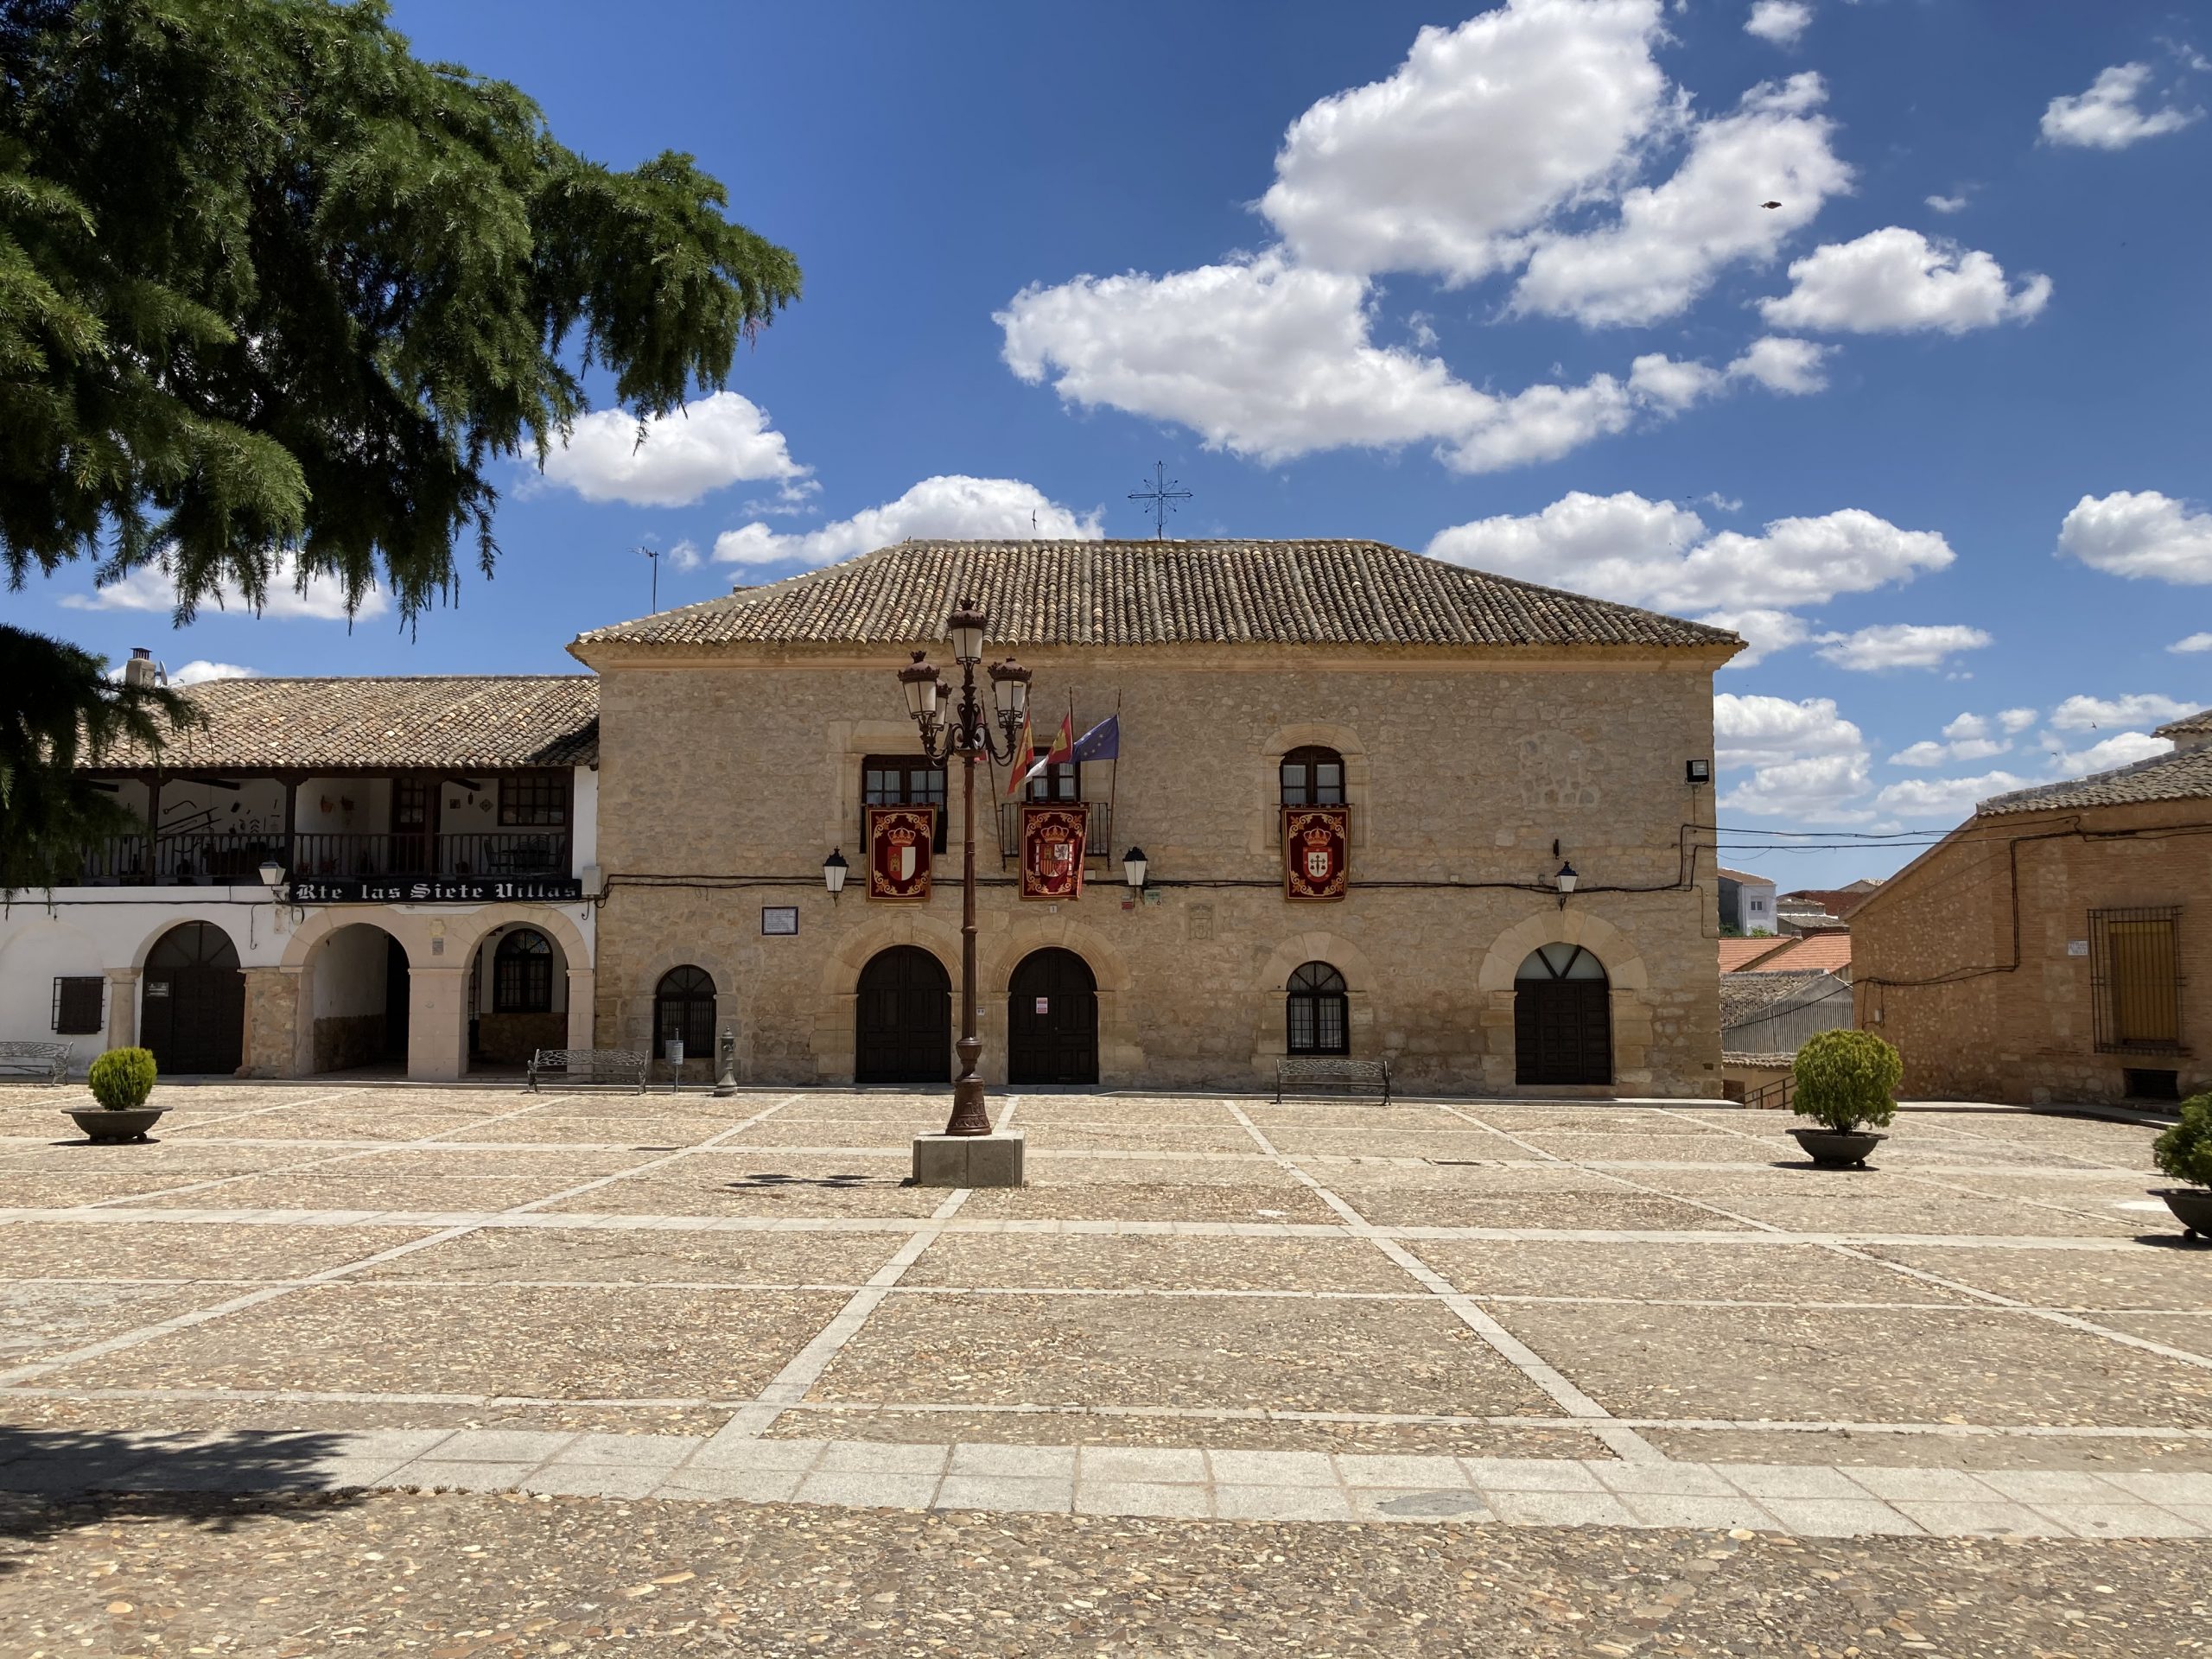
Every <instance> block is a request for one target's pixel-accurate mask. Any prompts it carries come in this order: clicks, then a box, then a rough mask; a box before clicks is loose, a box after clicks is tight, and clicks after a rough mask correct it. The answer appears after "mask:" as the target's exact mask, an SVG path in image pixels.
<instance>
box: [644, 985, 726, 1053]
mask: <svg viewBox="0 0 2212 1659" xmlns="http://www.w3.org/2000/svg"><path fill="white" fill-rule="evenodd" d="M671 1038H681V1039H683V1054H684V1058H686V1059H693V1060H706V1059H712V1058H714V1053H715V982H714V976H712V975H710V974H709V973H708V972H707V970H706V969H703V968H694V967H692V966H691V965H690V963H686V964H685V965H684V966H683V967H681V968H671V969H669V970H668V971H667V972H666V973H664V974H663V975H662V976H660V983H659V984H658V986H656V987H655V988H654V989H653V1052H654V1053H655V1054H656V1055H664V1054H666V1053H667V1052H668V1045H669V1040H670V1039H671Z"/></svg>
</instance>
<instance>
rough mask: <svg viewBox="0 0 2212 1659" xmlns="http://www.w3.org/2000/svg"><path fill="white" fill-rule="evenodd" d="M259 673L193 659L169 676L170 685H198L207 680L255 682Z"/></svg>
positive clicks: (254, 669) (236, 666)
mask: <svg viewBox="0 0 2212 1659" xmlns="http://www.w3.org/2000/svg"><path fill="white" fill-rule="evenodd" d="M260 677H261V671H260V670H259V669H257V668H242V667H240V666H239V665H238V664H236V663H211V662H209V661H208V660H207V658H205V657H195V658H193V659H192V660H191V661H190V662H188V663H187V664H185V665H184V666H183V667H182V668H180V669H178V670H177V671H175V673H173V674H171V675H170V676H169V683H170V684H171V685H198V684H200V683H202V682H204V681H207V680H257V679H259V678H260Z"/></svg>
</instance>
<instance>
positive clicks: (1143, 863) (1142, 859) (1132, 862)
mask: <svg viewBox="0 0 2212 1659" xmlns="http://www.w3.org/2000/svg"><path fill="white" fill-rule="evenodd" d="M1107 845H1108V846H1109V847H1110V846H1111V845H1113V843H1112V842H1108V843H1107ZM1149 868H1152V861H1151V860H1150V859H1148V858H1147V857H1146V856H1145V855H1144V849H1143V848H1141V847H1132V848H1130V849H1129V850H1128V852H1126V853H1123V854H1122V880H1125V881H1127V882H1128V884H1129V887H1130V890H1131V891H1133V892H1136V893H1141V892H1143V891H1144V873H1145V872H1146V871H1147V869H1149Z"/></svg>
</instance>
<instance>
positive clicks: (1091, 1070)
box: [1006, 950, 1098, 1084]
mask: <svg viewBox="0 0 2212 1659" xmlns="http://www.w3.org/2000/svg"><path fill="white" fill-rule="evenodd" d="M1006 1054H1007V1082H1008V1083H1010V1084H1086V1083H1096V1082H1097V1081H1098V982H1097V981H1096V979H1095V978H1093V977H1092V976H1091V972H1090V964H1089V963H1085V962H1084V959H1083V958H1082V957H1078V956H1077V955H1076V954H1075V952H1074V951H1072V950H1037V951H1033V952H1031V953H1030V954H1029V955H1028V956H1027V957H1023V958H1022V959H1021V963H1020V966H1018V967H1016V968H1015V969H1014V978H1013V982H1012V983H1011V985H1010V986H1009V988H1008V992H1007V1047H1006Z"/></svg>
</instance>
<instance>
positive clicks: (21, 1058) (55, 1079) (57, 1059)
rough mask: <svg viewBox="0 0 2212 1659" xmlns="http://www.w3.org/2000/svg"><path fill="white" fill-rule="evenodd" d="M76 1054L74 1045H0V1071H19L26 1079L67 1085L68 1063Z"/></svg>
mask: <svg viewBox="0 0 2212 1659" xmlns="http://www.w3.org/2000/svg"><path fill="white" fill-rule="evenodd" d="M76 1052H77V1045H76V1044H74V1043H13V1042H10V1043H0V1071H20V1072H22V1074H23V1075H25V1076H26V1077H45V1078H46V1079H47V1080H48V1082H49V1083H67V1082H68V1081H69V1062H70V1060H71V1058H73V1056H74V1055H75V1054H76Z"/></svg>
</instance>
